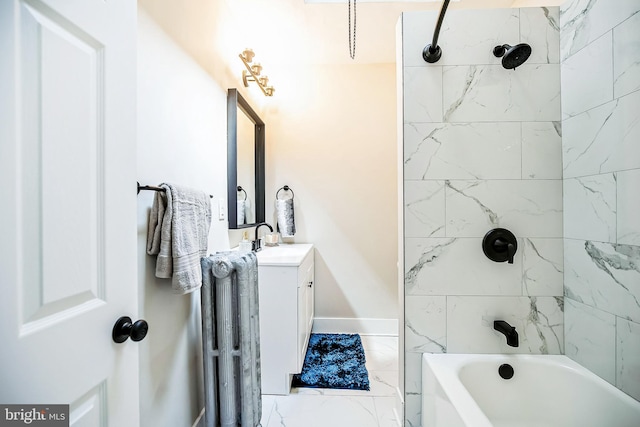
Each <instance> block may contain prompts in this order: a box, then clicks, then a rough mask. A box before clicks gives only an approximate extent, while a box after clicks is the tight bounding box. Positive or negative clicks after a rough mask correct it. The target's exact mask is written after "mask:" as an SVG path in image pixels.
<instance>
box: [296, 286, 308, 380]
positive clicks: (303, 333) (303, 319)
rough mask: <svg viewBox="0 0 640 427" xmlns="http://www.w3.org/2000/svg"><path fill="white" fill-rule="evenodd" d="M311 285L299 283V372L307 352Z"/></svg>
mask: <svg viewBox="0 0 640 427" xmlns="http://www.w3.org/2000/svg"><path fill="white" fill-rule="evenodd" d="M308 294H309V286H308V284H307V283H306V282H302V283H300V284H299V285H298V347H297V349H298V372H300V371H302V365H303V363H304V357H305V355H306V353H307V344H308V343H309V335H308V333H307V318H308V314H307V299H308Z"/></svg>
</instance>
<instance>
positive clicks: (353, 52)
mask: <svg viewBox="0 0 640 427" xmlns="http://www.w3.org/2000/svg"><path fill="white" fill-rule="evenodd" d="M356 1H357V0H353V31H351V0H349V36H348V38H349V56H351V59H355V57H356ZM352 40H353V42H352ZM352 45H353V47H352Z"/></svg>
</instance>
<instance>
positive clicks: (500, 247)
mask: <svg viewBox="0 0 640 427" xmlns="http://www.w3.org/2000/svg"><path fill="white" fill-rule="evenodd" d="M493 247H494V249H495V250H496V252H504V251H505V249H506V251H507V256H508V258H507V263H509V264H513V256H514V255H515V254H516V247H515V246H514V245H513V243H511V242H508V241H506V240H504V239H502V238H500V237H498V238H497V239H496V240H495V241H494V242H493Z"/></svg>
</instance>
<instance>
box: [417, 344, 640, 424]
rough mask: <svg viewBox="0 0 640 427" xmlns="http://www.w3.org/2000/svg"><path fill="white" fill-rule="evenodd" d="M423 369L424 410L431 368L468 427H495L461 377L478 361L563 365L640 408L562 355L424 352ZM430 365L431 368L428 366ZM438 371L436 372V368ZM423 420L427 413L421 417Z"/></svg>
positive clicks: (635, 401) (636, 401)
mask: <svg viewBox="0 0 640 427" xmlns="http://www.w3.org/2000/svg"><path fill="white" fill-rule="evenodd" d="M421 359H422V360H421V367H422V379H423V385H422V390H421V392H422V401H421V403H422V407H424V406H425V402H424V401H425V398H426V396H425V393H424V390H425V384H424V376H425V369H430V370H431V372H432V373H433V375H434V377H435V378H436V379H437V381H438V383H439V385H440V387H441V388H442V390H443V391H444V393H445V394H446V396H447V398H448V399H449V401H450V402H451V403H452V405H453V407H454V408H455V410H456V412H457V414H458V416H459V417H460V418H461V419H462V421H463V422H464V423H465V424H466V425H469V426H474V427H493V424H492V422H491V421H490V419H489V418H488V417H487V415H486V414H485V413H484V411H483V410H482V408H481V407H480V405H479V404H478V403H477V402H476V400H475V399H474V398H473V396H472V395H471V393H470V392H469V390H468V389H467V388H466V387H465V385H464V383H463V382H462V379H461V378H460V371H461V370H462V368H463V367H464V366H466V365H467V364H469V363H472V362H475V361H481V362H483V361H494V362H496V363H509V361H510V360H511V361H516V360H520V361H523V360H524V361H526V360H534V361H536V363H542V364H544V365H547V364H549V365H556V366H557V365H561V366H562V367H564V368H565V369H568V370H571V371H573V372H575V373H576V374H577V375H580V376H583V377H585V378H586V379H588V380H590V381H593V382H594V383H595V384H596V385H597V386H600V387H603V388H604V389H605V390H606V391H607V392H608V393H611V394H613V395H614V396H616V397H619V398H620V399H621V400H622V401H623V403H625V402H626V403H628V404H629V405H631V406H637V405H640V401H638V400H636V399H634V398H633V397H631V396H629V395H628V394H626V393H625V392H623V391H622V390H620V389H618V388H617V387H615V386H614V385H612V384H611V383H609V382H607V381H606V380H604V379H602V378H600V377H599V376H598V375H596V374H595V373H593V372H591V371H590V370H589V369H587V368H586V367H584V366H582V365H581V364H579V363H578V362H576V361H574V360H573V359H571V358H569V357H568V356H566V355H560V354H518V353H508V354H507V353H502V354H501V353H486V354H484V353H470V354H463V353H422V358H421ZM426 365H429V366H426ZM434 368H435V369H434ZM454 400H455V403H456V404H460V406H464V407H465V410H464V411H462V412H461V411H460V410H459V408H458V407H457V406H456V405H455V404H453V402H454ZM465 405H466V406H465ZM422 417H423V418H422V419H421V420H424V414H423V415H422Z"/></svg>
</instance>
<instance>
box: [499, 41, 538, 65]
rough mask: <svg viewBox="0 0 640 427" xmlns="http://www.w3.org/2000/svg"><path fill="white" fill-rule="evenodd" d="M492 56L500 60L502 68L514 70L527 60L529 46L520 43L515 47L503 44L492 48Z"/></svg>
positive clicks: (529, 53)
mask: <svg viewBox="0 0 640 427" xmlns="http://www.w3.org/2000/svg"><path fill="white" fill-rule="evenodd" d="M493 54H494V55H495V56H497V57H498V58H500V57H501V58H502V66H503V67H504V68H506V69H514V70H515V69H516V67H519V66H520V65H522V64H524V62H525V61H526V60H527V59H529V55H531V46H529V45H528V44H526V43H520V44H517V45H515V46H509V45H508V44H503V45H502V46H496V47H494V48H493Z"/></svg>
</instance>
